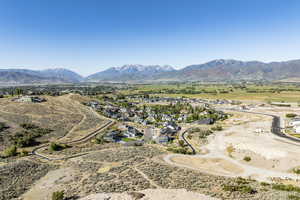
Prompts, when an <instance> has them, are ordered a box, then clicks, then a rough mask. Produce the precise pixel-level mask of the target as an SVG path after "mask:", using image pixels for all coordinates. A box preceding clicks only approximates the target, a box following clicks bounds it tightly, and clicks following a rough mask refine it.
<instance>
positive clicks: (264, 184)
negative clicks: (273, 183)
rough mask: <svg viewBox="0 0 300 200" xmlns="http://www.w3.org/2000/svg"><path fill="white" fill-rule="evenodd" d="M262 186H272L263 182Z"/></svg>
mask: <svg viewBox="0 0 300 200" xmlns="http://www.w3.org/2000/svg"><path fill="white" fill-rule="evenodd" d="M260 185H261V186H269V185H270V183H266V182H261V183H260Z"/></svg>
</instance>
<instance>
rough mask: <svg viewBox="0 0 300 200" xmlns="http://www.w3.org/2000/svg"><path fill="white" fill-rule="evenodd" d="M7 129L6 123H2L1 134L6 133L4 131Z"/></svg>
mask: <svg viewBox="0 0 300 200" xmlns="http://www.w3.org/2000/svg"><path fill="white" fill-rule="evenodd" d="M7 128H8V127H7V126H6V124H5V123H3V122H0V132H1V131H4V130H5V129H7Z"/></svg>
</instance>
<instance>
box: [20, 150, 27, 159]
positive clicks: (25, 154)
mask: <svg viewBox="0 0 300 200" xmlns="http://www.w3.org/2000/svg"><path fill="white" fill-rule="evenodd" d="M28 155H29V153H28V151H26V150H22V151H21V153H20V156H22V157H24V156H28Z"/></svg>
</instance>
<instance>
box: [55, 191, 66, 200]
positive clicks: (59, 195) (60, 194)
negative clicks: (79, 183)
mask: <svg viewBox="0 0 300 200" xmlns="http://www.w3.org/2000/svg"><path fill="white" fill-rule="evenodd" d="M64 196H65V192H64V191H57V192H53V193H52V200H64V199H65V197H64Z"/></svg>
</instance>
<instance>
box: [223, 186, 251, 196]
mask: <svg viewBox="0 0 300 200" xmlns="http://www.w3.org/2000/svg"><path fill="white" fill-rule="evenodd" d="M223 190H224V191H229V192H241V193H248V194H255V193H257V191H256V190H255V189H253V188H252V187H250V186H248V185H223Z"/></svg>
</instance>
